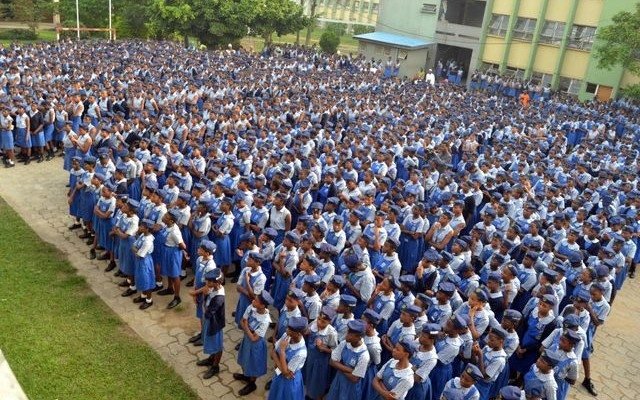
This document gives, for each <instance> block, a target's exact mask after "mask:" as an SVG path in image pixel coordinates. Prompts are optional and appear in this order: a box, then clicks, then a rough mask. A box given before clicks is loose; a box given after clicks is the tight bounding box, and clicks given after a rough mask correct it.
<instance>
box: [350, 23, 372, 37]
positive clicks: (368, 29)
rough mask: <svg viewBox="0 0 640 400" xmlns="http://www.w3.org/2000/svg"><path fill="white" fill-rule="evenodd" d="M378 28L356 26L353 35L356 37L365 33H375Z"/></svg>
mask: <svg viewBox="0 0 640 400" xmlns="http://www.w3.org/2000/svg"><path fill="white" fill-rule="evenodd" d="M375 30H376V28H375V27H374V26H370V25H354V26H353V34H354V35H362V34H364V33H371V32H375Z"/></svg>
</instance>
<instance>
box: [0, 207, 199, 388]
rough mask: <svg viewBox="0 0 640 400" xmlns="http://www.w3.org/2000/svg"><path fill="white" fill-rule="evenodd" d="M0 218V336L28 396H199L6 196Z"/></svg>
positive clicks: (3, 347)
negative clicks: (16, 209) (92, 288)
mask: <svg viewBox="0 0 640 400" xmlns="http://www.w3.org/2000/svg"><path fill="white" fill-rule="evenodd" d="M0 221H2V223H1V224H0V254H2V262H1V263H0V276H2V279H0V293H2V298H1V301H0V315H2V323H0V343H2V351H3V352H4V354H5V356H6V357H7V360H8V361H9V363H10V364H11V368H12V369H13V372H14V373H15V374H16V377H17V378H18V381H19V382H20V383H21V385H22V387H23V388H24V390H25V392H26V394H27V395H28V396H29V398H31V399H175V400H178V399H179V400H194V399H196V398H198V397H197V396H196V394H195V393H194V392H193V391H192V390H191V389H190V388H189V387H188V386H187V384H186V383H185V382H184V381H183V380H182V379H180V377H179V376H178V375H177V374H176V373H175V372H174V371H172V370H171V368H170V367H169V366H168V365H167V364H166V363H165V362H164V361H163V360H162V359H161V358H160V356H159V355H158V354H156V353H155V351H153V349H151V348H150V347H149V346H147V345H146V344H145V343H143V342H142V340H140V338H139V337H138V336H137V335H136V334H135V333H134V332H132V331H131V329H129V328H128V327H127V326H126V324H125V323H124V322H123V321H122V320H121V319H120V318H118V317H117V316H116V315H115V314H114V313H113V312H112V311H111V310H110V309H109V308H108V307H107V305H106V304H105V303H103V302H102V301H101V300H100V299H99V298H98V297H97V296H96V295H95V294H94V293H93V292H92V291H91V290H90V288H89V286H88V285H87V283H86V281H85V280H84V279H83V278H82V277H80V276H78V275H77V274H76V271H75V269H74V268H73V267H72V266H71V265H70V264H69V262H68V261H66V260H65V258H64V256H63V255H62V254H61V253H59V252H58V251H57V250H56V249H55V248H53V247H52V246H50V245H48V244H46V243H44V242H43V241H42V240H40V238H39V237H38V236H37V235H36V234H35V232H34V231H33V230H31V229H29V227H27V226H26V224H25V223H24V221H22V220H21V219H20V217H18V215H17V214H16V213H15V212H14V211H13V210H11V208H9V206H8V205H7V203H5V202H4V201H3V200H0ZM60 240H62V239H60ZM136 311H138V310H136ZM140 312H141V313H142V311H140ZM3 398H6V397H3Z"/></svg>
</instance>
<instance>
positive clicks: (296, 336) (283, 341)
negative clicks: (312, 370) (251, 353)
mask: <svg viewBox="0 0 640 400" xmlns="http://www.w3.org/2000/svg"><path fill="white" fill-rule="evenodd" d="M306 329H307V319H306V318H304V317H294V318H292V319H291V320H290V321H289V326H288V327H287V333H286V334H285V335H284V336H282V337H281V338H280V339H279V340H278V341H277V342H276V343H275V345H274V348H273V349H271V351H270V355H271V359H272V360H273V363H274V364H275V368H276V369H275V372H276V376H275V377H274V378H273V384H272V385H271V389H270V391H269V397H268V400H302V399H304V384H303V379H302V368H303V366H304V364H305V361H306V359H307V348H306V346H305V341H304V336H303V333H304V332H305V330H306ZM239 394H240V395H243V394H242V393H240V392H239Z"/></svg>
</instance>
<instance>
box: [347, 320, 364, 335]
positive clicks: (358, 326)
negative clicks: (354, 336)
mask: <svg viewBox="0 0 640 400" xmlns="http://www.w3.org/2000/svg"><path fill="white" fill-rule="evenodd" d="M347 328H349V331H350V332H355V333H358V334H363V333H364V331H365V326H364V322H363V321H362V320H360V319H354V320H351V321H349V322H348V323H347Z"/></svg>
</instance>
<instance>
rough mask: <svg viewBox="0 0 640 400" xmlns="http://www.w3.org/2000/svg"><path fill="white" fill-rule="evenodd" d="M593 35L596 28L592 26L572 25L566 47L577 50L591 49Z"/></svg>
mask: <svg viewBox="0 0 640 400" xmlns="http://www.w3.org/2000/svg"><path fill="white" fill-rule="evenodd" d="M595 36H596V28H594V27H593V26H582V25H574V26H573V27H572V28H571V35H570V36H569V43H568V44H567V47H569V48H572V49H578V50H591V47H592V46H593V39H595Z"/></svg>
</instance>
